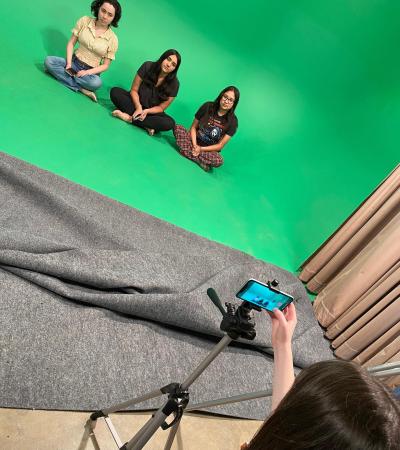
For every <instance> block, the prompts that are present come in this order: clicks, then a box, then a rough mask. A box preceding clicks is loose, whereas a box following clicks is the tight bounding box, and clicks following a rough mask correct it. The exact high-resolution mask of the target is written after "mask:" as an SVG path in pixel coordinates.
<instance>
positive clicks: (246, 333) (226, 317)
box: [207, 288, 261, 341]
mask: <svg viewBox="0 0 400 450" xmlns="http://www.w3.org/2000/svg"><path fill="white" fill-rule="evenodd" d="M207 295H208V296H209V298H210V300H211V301H212V302H213V303H214V305H215V306H216V307H217V308H218V309H219V310H220V311H221V314H222V322H221V325H220V328H221V330H222V331H225V332H226V334H227V335H228V336H229V337H230V338H231V339H234V340H236V339H239V338H240V337H241V338H243V339H247V340H249V341H252V340H253V339H254V338H255V337H256V330H255V322H254V321H253V320H252V318H251V315H250V314H251V311H252V310H253V309H255V310H256V311H261V308H260V307H259V306H257V305H254V304H253V303H249V302H246V301H244V302H242V304H241V305H239V306H238V307H237V306H236V305H234V304H232V303H228V302H227V303H225V305H226V309H227V310H226V311H225V309H224V307H223V306H222V303H221V300H220V299H219V297H218V295H217V293H216V292H215V290H214V289H213V288H208V289H207Z"/></svg>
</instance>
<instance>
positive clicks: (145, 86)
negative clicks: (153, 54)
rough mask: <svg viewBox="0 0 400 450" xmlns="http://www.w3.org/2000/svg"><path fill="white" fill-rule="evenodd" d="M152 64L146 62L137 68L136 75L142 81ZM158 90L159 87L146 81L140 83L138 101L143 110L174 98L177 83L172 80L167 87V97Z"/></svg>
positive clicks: (175, 80)
mask: <svg viewBox="0 0 400 450" xmlns="http://www.w3.org/2000/svg"><path fill="white" fill-rule="evenodd" d="M153 64H154V63H153V62H152V61H146V62H144V63H143V64H142V65H141V66H140V67H139V70H138V71H137V73H138V75H139V76H140V78H141V79H142V80H145V78H146V76H147V74H148V72H149V70H150V69H151V66H152V65H153ZM160 89H161V85H160V86H158V87H157V86H154V84H150V83H148V82H146V81H142V82H141V83H140V86H139V99H140V103H141V105H142V107H143V108H152V107H153V106H158V105H159V104H160V103H162V102H164V101H165V100H167V99H168V97H176V96H177V95H178V90H179V81H178V79H177V78H175V79H173V80H172V82H171V85H170V86H169V87H168V94H169V95H168V96H166V95H163V94H162V92H160Z"/></svg>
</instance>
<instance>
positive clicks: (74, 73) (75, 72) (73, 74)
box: [65, 67, 77, 77]
mask: <svg viewBox="0 0 400 450" xmlns="http://www.w3.org/2000/svg"><path fill="white" fill-rule="evenodd" d="M65 71H66V72H67V74H68V75H71V77H74V76H75V75H76V74H77V71H76V70H74V69H73V68H72V67H70V68H69V69H65Z"/></svg>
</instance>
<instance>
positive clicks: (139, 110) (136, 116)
mask: <svg viewBox="0 0 400 450" xmlns="http://www.w3.org/2000/svg"><path fill="white" fill-rule="evenodd" d="M142 112H143V109H142V107H140V108H136V109H135V111H134V112H133V114H132V119H133V120H138V119H139V117H140V116H141V114H142Z"/></svg>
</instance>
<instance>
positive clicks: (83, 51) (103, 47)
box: [72, 16, 118, 67]
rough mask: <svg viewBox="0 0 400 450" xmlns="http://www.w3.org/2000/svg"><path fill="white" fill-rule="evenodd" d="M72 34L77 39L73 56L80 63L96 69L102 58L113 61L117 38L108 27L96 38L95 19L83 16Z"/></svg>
mask: <svg viewBox="0 0 400 450" xmlns="http://www.w3.org/2000/svg"><path fill="white" fill-rule="evenodd" d="M72 33H73V35H74V36H76V37H77V38H78V43H79V47H78V48H77V49H76V51H75V55H76V57H77V58H78V59H79V60H80V61H82V62H84V63H85V64H87V65H89V66H91V67H97V66H99V65H100V64H101V62H102V60H103V59H104V58H107V59H115V53H116V52H117V49H118V38H117V36H116V34H115V33H114V32H113V31H112V30H111V28H110V27H109V28H108V30H107V31H105V32H104V33H103V34H101V35H100V36H96V29H95V19H93V18H92V17H88V16H84V17H81V18H80V19H79V20H78V22H77V23H76V25H75V27H74V28H73V29H72Z"/></svg>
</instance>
